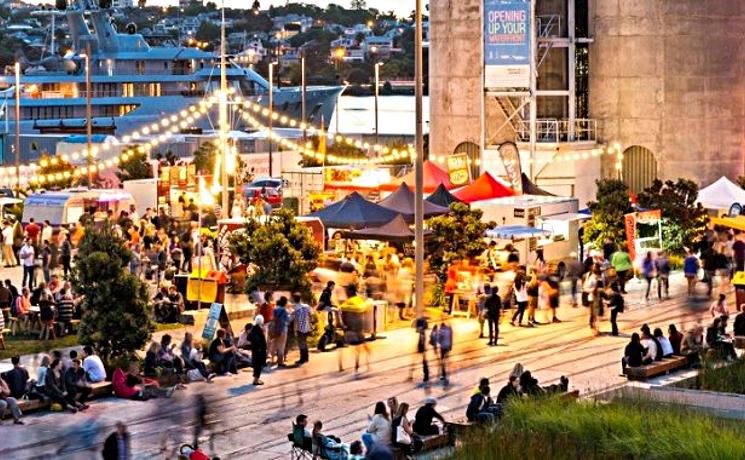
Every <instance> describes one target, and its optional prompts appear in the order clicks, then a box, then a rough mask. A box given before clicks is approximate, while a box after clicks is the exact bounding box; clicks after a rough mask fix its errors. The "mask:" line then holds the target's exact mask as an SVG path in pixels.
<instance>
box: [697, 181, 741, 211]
mask: <svg viewBox="0 0 745 460" xmlns="http://www.w3.org/2000/svg"><path fill="white" fill-rule="evenodd" d="M696 202H698V203H701V205H702V206H703V207H705V208H709V209H729V208H730V206H732V205H733V204H734V203H740V204H743V203H745V190H743V189H741V188H740V187H739V186H738V185H737V184H735V183H734V182H732V181H731V180H729V179H727V178H726V177H724V176H722V177H720V178H719V179H718V180H717V181H716V182H714V183H713V184H711V185H709V186H708V187H704V188H702V189H701V190H699V192H698V198H696Z"/></svg>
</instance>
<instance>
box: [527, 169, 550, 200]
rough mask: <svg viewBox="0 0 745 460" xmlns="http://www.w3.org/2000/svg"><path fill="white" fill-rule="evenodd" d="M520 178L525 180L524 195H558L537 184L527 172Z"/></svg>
mask: <svg viewBox="0 0 745 460" xmlns="http://www.w3.org/2000/svg"><path fill="white" fill-rule="evenodd" d="M520 178H521V179H522V182H523V195H539V196H556V195H554V194H553V193H550V192H547V191H545V190H543V189H542V188H540V187H538V186H537V185H535V184H534V183H533V181H531V180H530V179H529V178H528V175H527V174H525V173H522V174H521V176H520Z"/></svg>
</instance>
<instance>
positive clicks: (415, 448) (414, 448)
mask: <svg viewBox="0 0 745 460" xmlns="http://www.w3.org/2000/svg"><path fill="white" fill-rule="evenodd" d="M408 412H409V405H408V404H407V403H401V404H399V405H398V409H397V410H396V415H395V416H394V417H393V421H392V422H391V444H392V445H393V447H395V448H397V449H401V451H402V452H404V453H405V454H407V455H412V454H415V453H417V452H419V451H420V450H422V446H423V444H422V440H421V439H419V436H417V435H416V433H414V430H413V429H412V428H411V423H410V422H409V419H408V418H407V416H406V415H407V414H408Z"/></svg>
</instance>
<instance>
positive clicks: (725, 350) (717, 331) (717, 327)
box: [706, 316, 737, 359]
mask: <svg viewBox="0 0 745 460" xmlns="http://www.w3.org/2000/svg"><path fill="white" fill-rule="evenodd" d="M722 320H723V318H722V317H721V316H718V317H716V318H714V322H713V323H712V324H711V326H709V327H708V328H706V343H707V344H709V347H710V348H712V349H714V350H716V351H717V353H718V354H719V355H720V356H721V357H723V358H726V359H735V358H737V353H736V352H735V347H734V345H733V344H732V342H731V341H729V340H728V338H727V336H726V335H724V334H723V333H722V325H721V323H722Z"/></svg>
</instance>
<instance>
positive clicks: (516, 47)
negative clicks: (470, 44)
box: [484, 0, 532, 88]
mask: <svg viewBox="0 0 745 460" xmlns="http://www.w3.org/2000/svg"><path fill="white" fill-rule="evenodd" d="M531 35H532V34H531V30H530V0H484V86H485V87H486V88H527V87H529V86H530V46H531Z"/></svg>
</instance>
